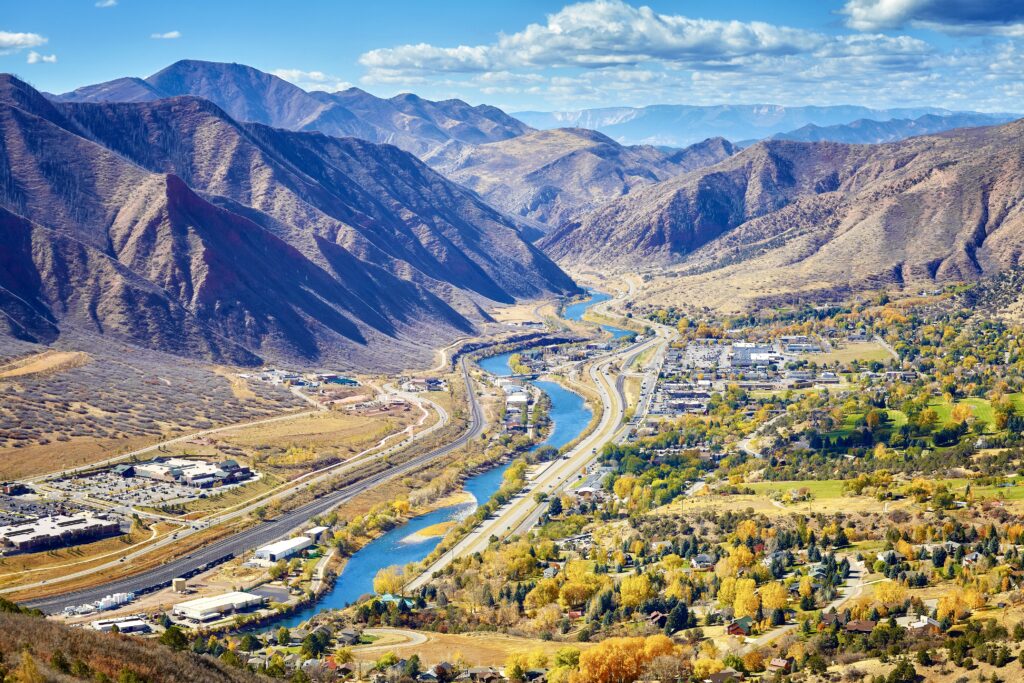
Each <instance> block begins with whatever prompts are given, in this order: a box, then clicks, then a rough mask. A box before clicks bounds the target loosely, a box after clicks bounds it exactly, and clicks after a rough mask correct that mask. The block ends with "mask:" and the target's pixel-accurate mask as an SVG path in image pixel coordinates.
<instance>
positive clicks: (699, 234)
mask: <svg viewBox="0 0 1024 683" xmlns="http://www.w3.org/2000/svg"><path fill="white" fill-rule="evenodd" d="M1022 133H1024V120H1018V121H1014V122H1012V123H1009V124H1003V125H1001V126H992V127H984V128H966V129H957V130H953V131H947V132H944V133H940V134H936V135H928V136H921V137H914V138H910V139H907V140H904V141H901V142H895V143H886V144H879V145H846V144H840V143H832V142H794V141H787V140H766V141H762V142H759V143H757V144H756V145H753V146H751V147H749V148H747V149H745V150H743V151H742V152H740V153H739V154H736V155H735V156H732V157H730V158H729V159H726V160H725V161H723V162H721V163H719V164H716V165H714V166H710V167H708V168H705V169H701V170H698V171H695V172H691V173H688V174H685V175H682V176H678V177H676V178H673V179H670V180H668V181H664V182H662V183H659V184H657V185H652V186H649V187H646V188H643V189H641V190H639V191H638V192H636V193H635V194H633V195H628V196H626V197H623V198H620V199H618V200H614V201H613V202H610V203H609V204H607V205H605V206H604V207H601V208H599V209H597V210H595V211H593V212H591V213H589V214H586V215H585V216H583V217H582V218H581V219H580V220H579V221H576V222H574V223H571V224H569V225H566V226H563V228H562V229H560V230H558V231H554V232H552V233H549V234H548V235H547V236H546V237H545V238H544V239H543V240H542V241H541V243H540V244H541V246H542V247H543V248H544V249H545V250H546V251H547V252H548V253H549V254H550V255H552V256H553V257H554V258H556V260H558V261H560V262H562V263H568V264H572V265H574V266H577V267H583V266H585V265H588V264H591V265H592V264H595V263H600V264H601V265H602V266H603V267H606V268H607V267H610V266H617V267H620V268H621V267H629V268H634V267H637V266H638V265H641V264H642V265H643V266H645V267H649V268H650V267H655V268H657V267H661V268H668V269H669V271H668V272H671V273H672V274H673V275H674V276H675V280H676V282H675V283H674V284H669V285H666V288H667V291H668V290H671V291H673V292H678V291H681V289H682V288H684V287H685V286H692V287H693V288H694V289H693V291H694V292H697V291H699V292H700V297H701V299H702V300H705V301H712V300H715V299H716V298H717V300H719V301H720V302H727V300H728V298H729V297H733V298H736V297H737V292H744V296H746V294H747V293H749V295H750V296H751V297H757V296H769V295H775V294H780V293H782V294H784V293H785V292H787V291H795V290H802V289H804V288H806V287H809V286H811V284H812V283H813V284H814V286H815V287H817V288H819V289H822V290H825V291H828V290H830V289H832V288H834V287H837V286H840V285H848V286H850V287H854V288H856V287H864V286H869V285H878V284H882V283H890V284H893V283H896V284H902V283H906V282H912V281H934V280H939V281H952V280H961V279H966V280H970V279H975V278H977V277H981V276H983V275H985V274H988V273H992V272H996V271H998V270H1001V269H1003V268H1007V267H1011V266H1014V265H1017V264H1018V263H1019V261H1020V258H1021V254H1022V253H1024V187H1022V186H1021V183H1020V182H1019V179H1020V178H1021V177H1024V148H1022V144H1024V143H1022V136H1021V134H1022ZM698 286H699V289H698ZM716 288H717V289H718V290H719V292H718V294H716V293H715V292H714V290H715V289H716ZM748 290H749V292H748ZM730 292H731V294H729V293H730Z"/></svg>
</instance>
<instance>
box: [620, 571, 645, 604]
mask: <svg viewBox="0 0 1024 683" xmlns="http://www.w3.org/2000/svg"><path fill="white" fill-rule="evenodd" d="M653 596H654V586H653V585H651V580H650V579H649V578H648V577H647V575H646V574H641V575H640V576H627V577H626V578H624V579H623V580H622V583H621V584H619V597H620V599H621V600H622V605H623V607H638V606H640V605H642V604H643V603H644V602H646V601H647V600H649V599H650V598H651V597H653Z"/></svg>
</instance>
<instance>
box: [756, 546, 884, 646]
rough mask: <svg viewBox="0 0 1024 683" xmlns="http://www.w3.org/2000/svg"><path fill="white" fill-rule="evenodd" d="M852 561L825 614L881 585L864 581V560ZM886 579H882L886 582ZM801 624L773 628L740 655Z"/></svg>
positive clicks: (794, 623)
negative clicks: (871, 586) (866, 590)
mask: <svg viewBox="0 0 1024 683" xmlns="http://www.w3.org/2000/svg"><path fill="white" fill-rule="evenodd" d="M849 559H850V574H849V575H848V576H847V577H846V582H845V583H844V584H843V585H842V586H841V587H840V588H839V596H838V597H836V599H835V600H833V601H832V602H830V603H829V604H828V605H826V606H825V607H823V608H822V609H821V612H822V613H823V614H824V613H825V612H828V611H829V610H838V609H839V607H841V606H842V604H843V603H844V602H846V601H847V600H853V599H855V598H859V597H860V595H861V593H863V592H864V587H865V586H869V585H871V584H872V583H879V581H877V580H876V581H867V582H865V581H864V577H865V576H867V572H868V569H867V566H866V565H865V564H864V562H863V561H862V560H858V559H856V558H854V557H853V556H849ZM885 580H886V579H881V581H885ZM798 625H799V624H797V623H796V622H793V623H791V624H784V625H783V626H779V627H778V628H773V629H771V630H770V631H768V632H767V633H763V634H761V635H759V636H757V637H756V638H748V639H747V641H746V642H745V643H744V644H743V646H742V647H741V648H740V650H739V653H740V654H741V655H743V654H746V653H748V652H750V651H751V650H755V649H757V648H760V647H763V646H765V645H767V644H768V643H770V642H772V641H774V640H778V639H779V638H781V637H782V636H784V635H786V634H787V633H789V632H790V631H793V630H794V629H796V627H797V626H798Z"/></svg>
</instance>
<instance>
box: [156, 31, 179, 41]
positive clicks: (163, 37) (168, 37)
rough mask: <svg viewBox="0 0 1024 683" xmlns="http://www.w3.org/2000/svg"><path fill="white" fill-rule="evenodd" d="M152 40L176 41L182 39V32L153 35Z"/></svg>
mask: <svg viewBox="0 0 1024 683" xmlns="http://www.w3.org/2000/svg"><path fill="white" fill-rule="evenodd" d="M149 37H150V38H153V39H155V40H175V39H177V38H181V31H167V32H166V33H153V34H150V36H149Z"/></svg>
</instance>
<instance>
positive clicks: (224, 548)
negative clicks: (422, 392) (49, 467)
mask: <svg viewBox="0 0 1024 683" xmlns="http://www.w3.org/2000/svg"><path fill="white" fill-rule="evenodd" d="M461 368H462V376H463V379H464V381H465V383H466V394H467V398H468V401H469V409H470V414H469V423H468V426H467V429H466V431H465V432H463V434H462V435H461V436H459V437H458V438H457V439H455V440H454V441H452V442H451V443H449V444H446V445H444V446H441V447H439V448H436V449H434V450H432V451H430V452H428V453H424V454H422V455H419V456H416V457H414V458H412V459H410V460H408V461H406V462H403V463H401V464H399V465H395V466H392V467H389V468H388V469H386V470H384V471H382V472H379V473H376V474H373V475H370V476H368V477H365V478H364V479H361V480H359V481H357V482H354V483H352V484H349V485H347V486H345V487H343V488H340V489H338V490H336V491H332V492H331V493H329V494H327V495H324V496H321V497H320V498H317V499H315V500H313V501H311V502H309V503H306V504H304V505H301V506H299V507H297V508H295V509H293V510H289V511H288V512H284V513H281V514H280V515H278V516H277V517H276V518H274V519H269V520H265V521H263V522H260V523H258V524H256V525H255V526H252V527H250V528H248V529H245V530H243V531H240V532H237V533H234V534H232V535H230V536H227V537H225V538H222V539H220V540H217V541H214V542H213V543H210V544H209V545H206V546H204V547H202V548H200V549H197V550H195V551H193V552H191V553H189V554H187V555H184V556H182V557H178V558H175V559H173V560H171V561H169V562H167V563H165V564H163V565H160V566H158V567H154V568H153V569H148V570H145V571H143V572H140V573H138V574H135V575H133V576H129V577H125V578H121V579H116V580H113V581H110V582H108V583H105V584H102V585H99V586H94V587H91V588H87V589H82V590H76V591H72V592H67V593H63V594H59V595H55V596H51V597H47V598H42V599H39V600H33V601H29V602H27V603H25V604H27V605H28V606H29V607H35V608H38V609H41V610H43V611H44V612H48V613H51V614H52V613H55V612H59V611H61V610H62V609H64V607H67V606H75V605H81V604H83V603H87V602H94V601H96V600H99V599H101V598H103V597H104V596H106V595H110V594H112V593H119V592H125V593H127V592H134V593H138V592H142V591H144V590H146V589H149V588H152V587H154V586H160V585H162V584H166V583H169V582H170V581H171V579H173V578H176V577H179V576H181V575H183V574H186V573H188V572H190V571H194V570H196V569H199V568H201V567H203V566H205V565H207V564H208V563H211V562H215V561H217V560H220V559H222V558H224V557H225V556H228V555H238V554H240V553H242V552H245V551H246V550H250V549H252V548H256V547H259V546H261V545H265V544H267V543H271V542H273V541H275V540H277V539H280V538H283V537H285V536H287V535H288V534H289V533H290V532H292V531H294V530H295V529H297V528H298V527H300V526H302V525H304V524H306V523H307V522H308V521H309V519H310V518H312V517H315V516H317V515H320V514H324V513H326V512H329V511H330V510H331V509H333V508H335V507H337V506H338V505H340V504H342V503H345V502H347V501H349V500H351V499H352V498H354V497H355V496H357V495H359V494H360V493H363V492H364V491H367V490H369V489H371V488H374V487H376V486H379V485H380V484H383V483H385V482H388V481H391V480H392V479H395V478H397V477H401V476H404V475H406V474H408V473H410V472H412V471H414V470H416V469H419V468H421V467H423V466H425V465H427V464H429V463H431V462H432V461H434V460H436V459H438V458H441V457H443V456H445V455H447V454H449V453H451V452H453V451H455V450H457V449H459V448H461V447H462V446H464V445H466V444H467V443H469V442H470V441H471V440H473V439H475V438H476V437H478V436H479V435H480V434H482V433H483V430H484V426H485V425H484V417H483V411H482V410H481V408H480V404H479V401H478V400H477V397H476V392H475V391H474V390H473V385H472V382H471V380H470V376H469V370H468V368H467V366H466V361H465V359H463V361H462V363H461ZM332 474H334V473H332ZM308 485H310V484H306V486H308ZM128 559H130V557H128ZM91 571H95V570H91ZM24 589H25V587H21V590H24Z"/></svg>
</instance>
